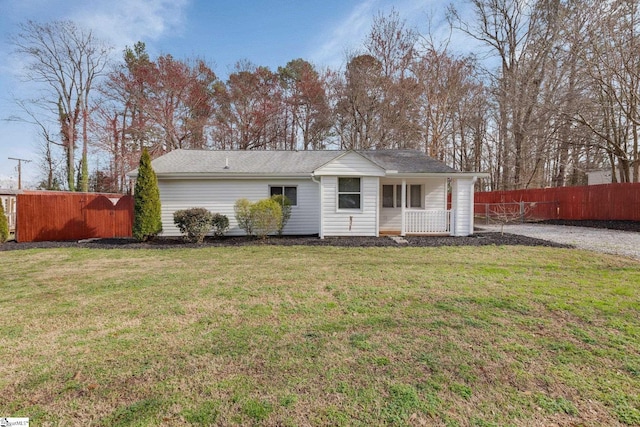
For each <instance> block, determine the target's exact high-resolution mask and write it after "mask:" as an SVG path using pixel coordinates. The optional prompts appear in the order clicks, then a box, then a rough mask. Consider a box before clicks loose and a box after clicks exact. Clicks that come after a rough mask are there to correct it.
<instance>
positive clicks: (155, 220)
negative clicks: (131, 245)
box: [132, 148, 162, 242]
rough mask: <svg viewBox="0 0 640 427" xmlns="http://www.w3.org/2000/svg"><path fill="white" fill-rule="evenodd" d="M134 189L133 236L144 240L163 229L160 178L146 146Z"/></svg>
mask: <svg viewBox="0 0 640 427" xmlns="http://www.w3.org/2000/svg"><path fill="white" fill-rule="evenodd" d="M134 191H135V192H134V195H133V199H134V207H133V230H132V231H133V237H135V238H136V239H137V240H139V241H142V242H144V241H145V240H148V239H150V238H152V237H154V236H156V235H157V234H158V233H160V232H161V231H162V220H161V218H160V191H159V190H158V178H157V177H156V173H155V172H154V171H153V168H152V167H151V157H150V156H149V152H148V151H147V149H146V148H145V149H144V150H143V151H142V155H141V156H140V165H139V167H138V178H137V179H136V186H135V190H134Z"/></svg>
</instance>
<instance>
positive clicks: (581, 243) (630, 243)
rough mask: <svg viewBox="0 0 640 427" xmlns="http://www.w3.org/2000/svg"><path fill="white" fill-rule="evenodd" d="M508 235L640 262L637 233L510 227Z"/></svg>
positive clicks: (491, 227)
mask: <svg viewBox="0 0 640 427" xmlns="http://www.w3.org/2000/svg"><path fill="white" fill-rule="evenodd" d="M479 228H480V229H481V230H483V231H487V232H492V233H493V232H499V231H500V228H501V226H500V225H482V226H480V227H479ZM504 232H505V233H509V234H517V235H520V236H527V237H531V238H535V239H542V240H547V241H551V242H555V243H559V244H563V245H570V246H573V247H576V248H578V249H585V250H589V251H594V252H601V253H606V254H613V255H622V256H626V257H629V258H633V259H637V260H640V233H638V232H634V231H621V230H614V229H607V228H593V227H576V226H568V225H549V224H506V225H505V226H504Z"/></svg>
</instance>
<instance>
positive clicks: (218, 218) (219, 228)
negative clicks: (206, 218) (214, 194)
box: [211, 213, 229, 237]
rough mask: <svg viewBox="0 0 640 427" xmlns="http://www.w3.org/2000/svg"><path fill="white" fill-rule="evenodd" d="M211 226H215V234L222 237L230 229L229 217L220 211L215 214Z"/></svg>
mask: <svg viewBox="0 0 640 427" xmlns="http://www.w3.org/2000/svg"><path fill="white" fill-rule="evenodd" d="M211 226H212V227H213V235H214V236H215V237H222V236H224V233H226V232H227V230H228V229H229V218H227V216H226V215H222V214H219V213H217V214H213V218H212V219H211Z"/></svg>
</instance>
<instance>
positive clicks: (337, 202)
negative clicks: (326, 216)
mask: <svg viewBox="0 0 640 427" xmlns="http://www.w3.org/2000/svg"><path fill="white" fill-rule="evenodd" d="M341 178H345V179H352V178H358V179H359V180H360V191H359V192H357V193H356V192H346V191H345V192H341V191H340V179H341ZM362 181H363V178H362V177H361V176H339V177H337V179H336V212H362V210H363V206H362V205H363V204H364V197H363V195H362V186H363V184H364V183H363V182H362ZM340 194H359V195H360V207H359V208H341V207H340Z"/></svg>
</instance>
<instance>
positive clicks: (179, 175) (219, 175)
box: [156, 172, 311, 179]
mask: <svg viewBox="0 0 640 427" xmlns="http://www.w3.org/2000/svg"><path fill="white" fill-rule="evenodd" d="M156 176H157V177H158V179H301V178H307V179H311V174H310V173H308V172H305V173H245V172H171V173H158V172H156Z"/></svg>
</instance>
